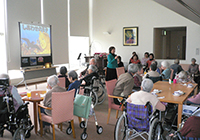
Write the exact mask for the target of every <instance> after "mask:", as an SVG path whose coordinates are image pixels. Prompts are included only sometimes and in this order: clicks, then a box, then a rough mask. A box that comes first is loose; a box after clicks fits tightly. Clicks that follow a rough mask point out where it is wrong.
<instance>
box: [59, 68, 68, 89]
mask: <svg viewBox="0 0 200 140" xmlns="http://www.w3.org/2000/svg"><path fill="white" fill-rule="evenodd" d="M66 74H67V68H66V67H65V66H62V67H61V68H60V75H58V77H65V88H68V86H69V84H70V82H69V79H68V78H67V75H66Z"/></svg>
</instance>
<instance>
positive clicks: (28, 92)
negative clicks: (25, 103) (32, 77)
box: [27, 90, 31, 99]
mask: <svg viewBox="0 0 200 140" xmlns="http://www.w3.org/2000/svg"><path fill="white" fill-rule="evenodd" d="M27 97H28V98H29V99H30V98H31V90H27Z"/></svg>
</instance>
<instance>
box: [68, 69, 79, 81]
mask: <svg viewBox="0 0 200 140" xmlns="http://www.w3.org/2000/svg"><path fill="white" fill-rule="evenodd" d="M68 77H71V78H72V80H75V79H78V74H77V73H76V72H75V71H74V70H71V71H70V72H69V73H68Z"/></svg>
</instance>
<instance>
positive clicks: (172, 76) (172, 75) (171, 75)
mask: <svg viewBox="0 0 200 140" xmlns="http://www.w3.org/2000/svg"><path fill="white" fill-rule="evenodd" d="M170 70H171V74H170V79H171V80H173V79H174V70H173V69H170Z"/></svg>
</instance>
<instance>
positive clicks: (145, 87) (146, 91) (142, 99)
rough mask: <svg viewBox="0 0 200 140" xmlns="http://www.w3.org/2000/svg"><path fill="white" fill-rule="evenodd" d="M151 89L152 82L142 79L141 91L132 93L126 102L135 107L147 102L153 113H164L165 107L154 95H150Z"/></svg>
mask: <svg viewBox="0 0 200 140" xmlns="http://www.w3.org/2000/svg"><path fill="white" fill-rule="evenodd" d="M152 88H153V82H152V81H151V80H150V79H144V80H143V81H142V85H141V90H140V91H138V92H134V93H132V94H131V96H130V97H129V98H128V99H127V102H129V103H133V104H136V105H145V104H146V103H147V102H150V103H151V105H152V107H153V111H155V110H156V109H158V110H160V111H164V110H165V105H163V104H162V103H161V102H160V101H159V99H158V98H157V97H156V96H155V95H153V94H151V93H150V92H151V90H152Z"/></svg>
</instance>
